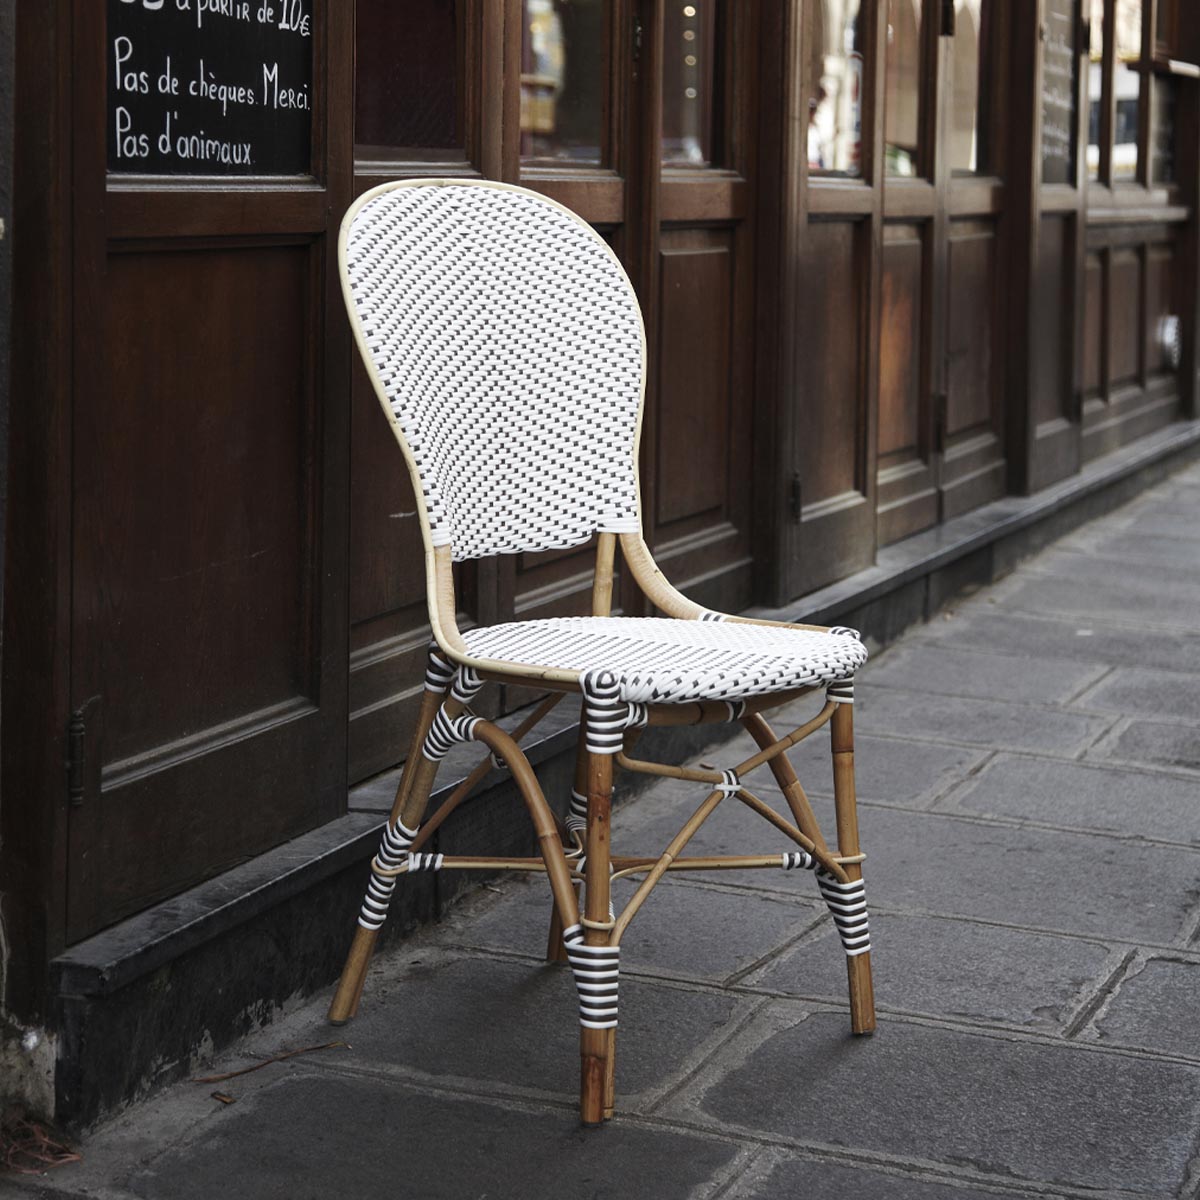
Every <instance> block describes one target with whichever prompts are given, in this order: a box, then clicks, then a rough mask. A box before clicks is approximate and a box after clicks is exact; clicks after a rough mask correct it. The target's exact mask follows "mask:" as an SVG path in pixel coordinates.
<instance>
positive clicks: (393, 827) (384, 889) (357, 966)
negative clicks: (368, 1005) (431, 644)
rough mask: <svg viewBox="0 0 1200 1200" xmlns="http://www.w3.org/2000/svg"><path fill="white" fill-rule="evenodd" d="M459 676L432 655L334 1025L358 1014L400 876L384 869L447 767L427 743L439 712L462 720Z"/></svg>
mask: <svg viewBox="0 0 1200 1200" xmlns="http://www.w3.org/2000/svg"><path fill="white" fill-rule="evenodd" d="M453 678H454V670H453V668H452V667H451V666H450V665H449V664H448V663H447V662H446V661H445V659H443V658H442V656H441V655H440V654H439V653H437V651H436V649H433V650H431V651H430V655H429V663H428V667H427V669H426V672H425V691H424V693H423V694H422V696H421V710H420V713H419V715H418V716H417V726H416V729H415V730H414V731H413V739H412V745H411V746H410V747H409V752H408V758H407V759H406V760H405V763H404V770H403V771H402V772H401V775H400V786H399V787H398V788H397V789H396V798H395V800H394V801H393V803H392V811H391V814H390V816H389V817H388V822H387V824H386V825H385V826H384V829H383V835H382V837H381V839H380V843H379V852H378V854H377V855H376V856H375V859H374V860H373V861H372V863H371V878H370V880H369V881H368V883H367V893H366V895H365V896H364V897H363V903H362V911H361V912H360V914H359V918H358V924H357V926H356V927H355V930H354V941H353V942H352V943H351V946H350V953H349V954H348V955H347V956H346V963H345V966H343V968H342V975H341V978H340V979H339V980H338V986H337V990H336V991H335V992H334V996H333V1000H332V1002H331V1003H330V1005H329V1013H328V1017H327V1019H328V1020H329V1022H330V1024H332V1025H344V1024H345V1023H346V1022H347V1021H349V1020H351V1019H352V1018H353V1017H354V1015H355V1014H356V1013H357V1012H358V1005H359V1001H360V1000H361V999H362V992H363V985H364V984H365V982H366V978H367V967H368V966H369V965H370V962H371V955H372V954H373V953H374V951H375V943H376V942H377V941H378V940H379V931H380V930H381V929H382V928H383V924H384V922H385V921H386V920H387V914H388V908H389V907H390V905H391V899H392V893H393V892H394V891H395V889H396V876H394V875H381V874H380V873H379V870H378V867H379V866H382V867H384V868H389V867H395V866H398V865H399V864H400V863H401V862H402V861H403V859H404V856H405V855H406V854H407V852H408V848H409V846H410V845H411V844H412V842H413V839H414V838H415V837H416V834H417V827H418V826H419V825H420V823H421V821H422V820H423V819H424V816H425V809H426V807H427V806H428V803H429V796H430V794H431V793H432V791H433V783H434V780H435V779H436V777H437V771H438V767H439V765H440V764H441V755H440V754H436V753H435V754H433V755H432V756H431V753H430V752H429V749H428V742H427V739H428V738H429V736H430V733H431V731H432V729H433V727H434V722H435V721H436V720H437V719H438V716H439V713H442V714H445V715H448V716H453V717H457V716H458V715H459V714H460V713H461V712H462V710H463V707H464V704H465V701H464V699H463V697H462V696H461V695H451V696H449V697H447V696H446V690H447V687H448V686H449V684H450V681H451V679H453Z"/></svg>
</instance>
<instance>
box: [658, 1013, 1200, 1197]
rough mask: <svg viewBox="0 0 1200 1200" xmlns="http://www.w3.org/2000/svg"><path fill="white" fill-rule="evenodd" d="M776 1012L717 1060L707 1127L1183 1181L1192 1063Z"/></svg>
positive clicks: (1139, 1181) (997, 1167) (1009, 1168)
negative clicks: (870, 1030)
mask: <svg viewBox="0 0 1200 1200" xmlns="http://www.w3.org/2000/svg"><path fill="white" fill-rule="evenodd" d="M771 1016H772V1017H774V1018H775V1019H776V1020H782V1021H784V1022H785V1023H783V1024H782V1027H780V1028H778V1029H776V1030H774V1031H773V1032H770V1033H769V1034H768V1036H766V1038H765V1039H764V1040H762V1041H761V1042H759V1043H758V1044H756V1045H755V1044H754V1042H753V1038H754V1037H755V1036H757V1035H758V1034H759V1030H758V1029H754V1030H751V1031H747V1033H746V1034H745V1044H744V1045H738V1046H731V1047H729V1048H727V1050H726V1052H725V1053H724V1054H723V1055H721V1056H720V1060H719V1062H717V1063H714V1064H713V1067H712V1076H711V1080H710V1081H706V1083H707V1086H706V1087H705V1090H704V1094H703V1095H702V1097H701V1098H700V1099H699V1101H698V1102H697V1103H696V1104H695V1105H694V1111H696V1112H697V1113H699V1114H701V1115H703V1116H704V1117H706V1118H708V1119H709V1120H711V1121H713V1122H714V1125H715V1126H724V1127H735V1128H741V1129H746V1130H753V1131H757V1132H759V1133H762V1134H768V1135H775V1136H780V1137H788V1138H796V1139H799V1140H801V1141H802V1142H804V1143H806V1144H818V1145H824V1146H834V1147H838V1148H840V1149H847V1150H859V1151H868V1152H873V1153H879V1154H888V1155H895V1156H897V1157H899V1158H903V1159H905V1160H908V1161H910V1162H929V1163H942V1164H946V1165H947V1166H953V1167H959V1168H970V1169H972V1170H974V1171H977V1172H979V1173H980V1174H981V1175H989V1174H990V1175H994V1176H998V1177H1000V1180H1007V1181H1015V1180H1018V1179H1021V1180H1027V1181H1030V1182H1037V1183H1044V1184H1046V1185H1049V1186H1055V1185H1059V1186H1062V1185H1071V1186H1074V1187H1084V1188H1088V1187H1090V1188H1096V1189H1107V1190H1112V1191H1116V1190H1118V1189H1127V1190H1129V1191H1134V1192H1147V1193H1149V1194H1151V1195H1154V1196H1164V1197H1165V1196H1173V1195H1175V1194H1176V1193H1177V1192H1178V1190H1179V1188H1180V1187H1181V1185H1182V1184H1183V1182H1184V1178H1185V1173H1186V1171H1187V1167H1188V1163H1189V1160H1190V1158H1191V1155H1192V1152H1193V1150H1194V1140H1195V1131H1196V1129H1197V1128H1198V1127H1200V1067H1190V1066H1183V1065H1180V1064H1177V1063H1172V1062H1167V1061H1164V1060H1157V1061H1156V1060H1150V1059H1137V1058H1133V1057H1129V1056H1126V1055H1121V1054H1104V1053H1097V1052H1096V1051H1094V1050H1091V1049H1087V1048H1084V1047H1081V1046H1069V1045H1054V1044H1051V1043H1041V1042H1038V1041H1032V1040H1013V1041H1008V1040H1003V1039H1001V1038H998V1037H995V1036H991V1035H986V1036H985V1035H982V1034H970V1033H965V1032H961V1031H957V1030H953V1029H947V1028H936V1027H931V1026H925V1025H918V1024H909V1023H906V1022H903V1021H900V1020H898V1019H892V1020H889V1021H888V1022H887V1023H886V1025H885V1026H884V1027H883V1028H882V1029H881V1031H880V1032H879V1033H878V1034H876V1036H875V1037H873V1038H853V1037H850V1036H848V1035H847V1034H846V1032H845V1017H844V1016H843V1015H842V1014H840V1013H813V1014H811V1015H807V1016H804V1015H801V1016H800V1017H799V1019H797V1018H796V1017H795V1016H790V1015H789V1016H787V1017H784V1016H783V1015H782V1014H771ZM766 1024H767V1020H766V1019H764V1025H766ZM741 1041H742V1039H739V1042H741ZM702 1086H704V1085H702ZM764 1094H766V1095H770V1096H771V1097H772V1103H771V1104H763V1103H762V1096H763V1095H764ZM691 1110H692V1106H685V1105H682V1104H678V1103H677V1104H676V1105H674V1106H672V1107H671V1110H670V1111H672V1112H679V1113H681V1112H684V1111H691ZM1000 1180H998V1181H1000Z"/></svg>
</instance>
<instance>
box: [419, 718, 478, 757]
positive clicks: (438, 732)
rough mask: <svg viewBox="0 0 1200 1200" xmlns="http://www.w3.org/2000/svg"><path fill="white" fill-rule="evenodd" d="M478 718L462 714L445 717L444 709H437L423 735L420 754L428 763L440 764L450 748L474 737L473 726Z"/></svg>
mask: <svg viewBox="0 0 1200 1200" xmlns="http://www.w3.org/2000/svg"><path fill="white" fill-rule="evenodd" d="M479 721H480V718H479V717H474V716H471V715H470V714H469V713H463V714H462V715H461V716H457V717H448V716H446V710H445V708H439V709H438V710H437V715H436V716H435V717H434V718H433V724H432V725H430V727H429V732H428V733H427V734H426V735H425V744H424V745H423V746H422V747H421V753H422V754H423V755H424V756H425V757H426V758H427V759H429V761H430V762H441V761H442V759H443V758H445V757H446V755H447V754H449V752H450V748H451V747H452V746H455V745H457V744H458V743H459V742H469V741H471V740H472V738H474V736H475V726H476V725H478V724H479Z"/></svg>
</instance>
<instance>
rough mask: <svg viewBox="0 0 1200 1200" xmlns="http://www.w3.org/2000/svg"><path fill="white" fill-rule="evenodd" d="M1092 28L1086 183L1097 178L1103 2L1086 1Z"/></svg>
mask: <svg viewBox="0 0 1200 1200" xmlns="http://www.w3.org/2000/svg"><path fill="white" fill-rule="evenodd" d="M1086 3H1087V5H1088V8H1087V10H1086V11H1087V13H1088V18H1089V20H1090V21H1091V26H1092V40H1091V44H1090V45H1089V47H1088V148H1087V168H1088V178H1089V179H1099V178H1100V127H1101V126H1102V125H1103V121H1102V120H1101V115H1102V113H1101V105H1102V104H1103V101H1104V0H1086Z"/></svg>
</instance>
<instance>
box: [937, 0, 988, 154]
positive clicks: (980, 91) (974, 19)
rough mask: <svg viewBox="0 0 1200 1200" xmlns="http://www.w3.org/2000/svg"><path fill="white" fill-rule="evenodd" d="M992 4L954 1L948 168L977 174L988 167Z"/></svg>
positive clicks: (982, 0) (966, 0) (963, 0)
mask: <svg viewBox="0 0 1200 1200" xmlns="http://www.w3.org/2000/svg"><path fill="white" fill-rule="evenodd" d="M992 7H993V6H992V5H991V4H989V3H987V2H986V0H954V13H955V18H954V55H953V59H952V61H951V88H952V97H951V102H950V104H951V107H950V140H949V147H948V153H949V156H950V169H951V171H953V172H954V173H955V174H956V175H963V174H977V173H980V172H983V171H987V170H988V169H989V168H990V167H991V165H992V164H991V163H990V162H989V161H988V159H989V153H988V151H989V147H988V136H987V135H988V130H989V128H990V125H991V122H990V115H991V114H990V111H989V108H990V102H991V57H992V56H991V55H990V53H989V51H990V49H991V47H990V45H989V43H990V42H991V25H992V22H993V21H994V14H993V13H992V11H991V10H992Z"/></svg>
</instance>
